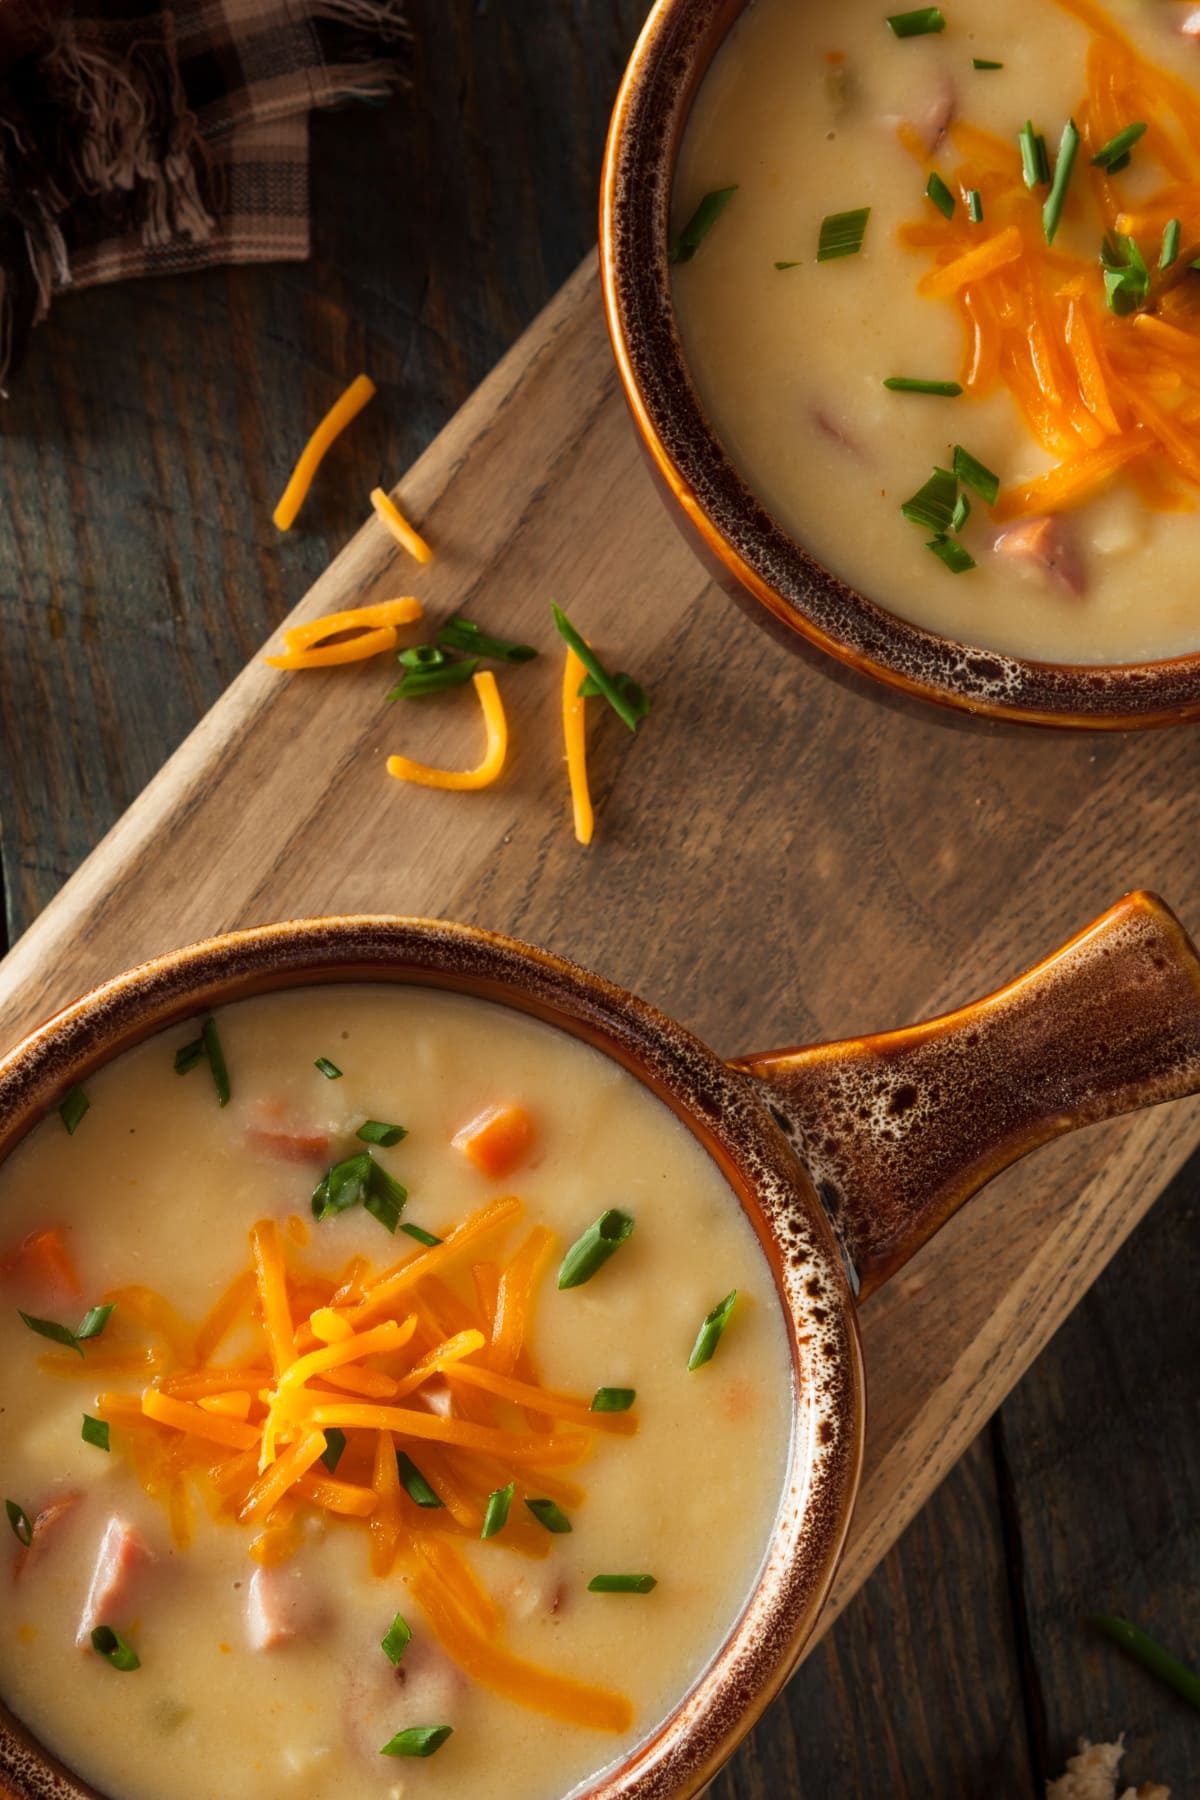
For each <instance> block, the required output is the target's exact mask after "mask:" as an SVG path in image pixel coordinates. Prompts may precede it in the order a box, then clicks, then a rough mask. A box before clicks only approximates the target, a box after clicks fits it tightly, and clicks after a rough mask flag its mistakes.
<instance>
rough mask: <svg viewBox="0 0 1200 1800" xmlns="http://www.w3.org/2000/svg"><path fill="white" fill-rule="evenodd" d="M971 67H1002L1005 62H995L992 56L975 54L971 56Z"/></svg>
mask: <svg viewBox="0 0 1200 1800" xmlns="http://www.w3.org/2000/svg"><path fill="white" fill-rule="evenodd" d="M971 67H972V68H973V69H1002V68H1003V67H1004V64H1003V63H1002V62H993V61H992V59H991V57H990V56H973V57H972V58H971Z"/></svg>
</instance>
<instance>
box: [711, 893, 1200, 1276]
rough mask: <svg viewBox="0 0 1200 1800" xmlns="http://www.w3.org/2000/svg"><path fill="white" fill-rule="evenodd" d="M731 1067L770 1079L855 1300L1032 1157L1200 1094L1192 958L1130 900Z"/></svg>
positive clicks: (1199, 1002)
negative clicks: (981, 977)
mask: <svg viewBox="0 0 1200 1800" xmlns="http://www.w3.org/2000/svg"><path fill="white" fill-rule="evenodd" d="M733 1067H734V1068H737V1069H742V1070H744V1071H745V1072H746V1073H747V1074H750V1075H752V1076H755V1077H757V1078H758V1079H759V1080H760V1081H761V1082H762V1084H763V1086H764V1087H765V1089H766V1093H765V1096H764V1097H765V1099H766V1101H767V1104H768V1105H769V1106H770V1108H771V1110H772V1112H773V1114H774V1116H775V1117H776V1119H777V1120H778V1122H779V1123H780V1124H781V1125H782V1126H783V1127H784V1129H785V1130H787V1131H788V1133H789V1135H790V1136H791V1137H792V1139H793V1141H794V1142H795V1143H796V1146H797V1148H798V1150H799V1152H800V1155H801V1158H802V1159H803V1161H804V1162H805V1164H806V1166H807V1168H808V1172H809V1174H810V1176H811V1177H812V1180H813V1184H814V1186H815V1187H816V1189H817V1192H818V1194H819V1195H820V1196H821V1199H822V1201H823V1202H824V1205H825V1208H826V1211H827V1212H828V1213H829V1216H830V1218H831V1221H832V1223H833V1225H834V1229H835V1231H836V1232H837V1233H838V1236H839V1238H840V1239H841V1242H842V1246H843V1249H844V1250H845V1253H846V1256H847V1259H848V1261H849V1263H850V1265H851V1269H852V1271H853V1272H855V1273H857V1276H858V1283H859V1286H858V1292H859V1294H860V1296H864V1297H865V1296H866V1295H867V1294H869V1293H871V1292H872V1291H873V1290H874V1289H875V1288H877V1287H879V1286H881V1284H882V1283H883V1282H885V1281H886V1280H887V1279H888V1277H889V1276H890V1275H893V1274H894V1273H895V1272H896V1270H897V1269H898V1268H900V1267H901V1265H902V1264H904V1263H905V1262H907V1261H908V1259H909V1257H910V1256H911V1255H912V1254H913V1252H914V1251H915V1250H917V1249H918V1248H919V1247H920V1246H921V1245H922V1244H923V1243H924V1242H925V1240H926V1239H927V1238H929V1237H932V1235H933V1233H934V1232H935V1231H937V1230H938V1228H939V1226H941V1225H943V1224H944V1223H945V1221H946V1220H947V1219H948V1218H949V1217H950V1215H951V1213H953V1212H955V1211H956V1210H957V1208H958V1207H960V1206H961V1205H962V1203H963V1201H964V1200H967V1199H969V1198H970V1196H971V1195H972V1194H974V1193H975V1192H977V1190H978V1189H979V1188H981V1187H982V1186H983V1185H984V1183H985V1182H987V1181H990V1180H991V1178H992V1176H993V1175H997V1174H999V1172H1000V1170H1001V1169H1004V1168H1007V1167H1008V1165H1009V1163H1012V1162H1015V1161H1016V1160H1017V1158H1018V1157H1020V1156H1024V1155H1025V1153H1026V1151H1028V1150H1033V1149H1034V1148H1036V1146H1037V1145H1038V1144H1044V1143H1045V1142H1046V1141H1047V1140H1048V1139H1049V1138H1052V1137H1057V1136H1059V1135H1060V1134H1061V1133H1062V1132H1065V1131H1074V1130H1075V1128H1076V1127H1077V1126H1079V1125H1090V1124H1092V1123H1093V1121H1095V1120H1097V1119H1108V1118H1112V1117H1113V1116H1114V1115H1115V1114H1117V1113H1123V1112H1129V1111H1131V1110H1132V1109H1134V1108H1136V1107H1142V1106H1153V1105H1155V1104H1156V1103H1157V1102H1158V1101H1160V1100H1174V1099H1177V1098H1179V1097H1180V1096H1181V1095H1184V1094H1192V1093H1196V1092H1197V1091H1200V959H1198V958H1197V954H1196V950H1195V948H1194V947H1193V945H1192V943H1191V941H1190V939H1189V938H1188V936H1187V933H1186V932H1185V931H1184V929H1183V927H1182V926H1181V925H1180V923H1179V921H1178V919H1177V918H1176V917H1175V915H1174V913H1172V912H1171V910H1170V909H1169V907H1167V906H1166V905H1164V903H1163V902H1162V901H1161V900H1159V899H1158V898H1157V897H1156V896H1155V895H1153V894H1147V893H1135V894H1128V895H1126V897H1125V898H1124V899H1123V900H1120V901H1118V903H1117V904H1116V906H1114V907H1112V908H1110V910H1109V911H1108V912H1106V913H1104V914H1103V916H1102V917H1101V918H1099V919H1097V920H1096V921H1095V923H1094V924H1092V925H1089V926H1088V928H1087V929H1086V931H1081V932H1080V934H1079V936H1078V937H1075V938H1072V939H1071V942H1070V943H1069V944H1065V945H1064V946H1063V948H1062V949H1061V950H1058V951H1056V952H1055V954H1054V955H1053V956H1050V957H1047V959H1046V960H1045V961H1044V962H1040V963H1038V964H1037V966H1036V967H1035V968H1032V969H1030V970H1029V971H1028V973H1027V974H1025V975H1021V976H1019V977H1018V978H1017V980H1015V981H1011V982H1009V984H1008V985H1007V987H1002V988H1000V989H999V990H998V991H997V992H996V993H994V994H989V995H987V997H986V998H985V999H982V1000H976V1001H975V1002H974V1003H973V1004H972V1005H970V1006H964V1007H962V1008H960V1009H959V1010H958V1011H957V1012H952V1013H947V1014H946V1015H945V1016H944V1017H943V1018H940V1019H929V1020H927V1021H926V1022H925V1023H924V1024H921V1025H911V1026H909V1027H907V1028H906V1029H905V1030H902V1031H887V1032H883V1033H881V1034H880V1035H878V1036H875V1037H862V1038H848V1039H846V1040H844V1041H843V1042H841V1043H836V1044H818V1045H814V1046H810V1047H805V1048H801V1049H796V1050H781V1051H773V1052H768V1053H767V1054H765V1055H762V1056H748V1057H740V1058H738V1059H737V1060H736V1061H735V1062H734V1064H733Z"/></svg>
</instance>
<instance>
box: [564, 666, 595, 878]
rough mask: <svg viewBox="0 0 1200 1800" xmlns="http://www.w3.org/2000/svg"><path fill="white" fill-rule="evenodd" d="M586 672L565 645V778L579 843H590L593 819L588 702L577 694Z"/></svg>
mask: <svg viewBox="0 0 1200 1800" xmlns="http://www.w3.org/2000/svg"><path fill="white" fill-rule="evenodd" d="M586 674H587V670H586V669H585V668H584V666H583V664H582V663H581V662H580V660H579V658H578V656H577V655H576V653H575V651H574V650H572V649H571V647H570V645H569V644H568V646H567V660H566V662H565V663H564V665H563V683H562V728H563V747H564V749H565V750H566V754H567V779H568V780H569V782H570V784H571V814H572V817H573V819H574V821H575V836H576V839H577V840H578V842H579V843H581V844H590V843H591V841H592V832H593V831H594V829H595V824H596V819H595V814H594V813H593V811H592V796H591V794H590V792H589V791H588V778H587V737H586V720H587V701H586V699H585V698H584V697H583V695H582V694H581V693H580V692H579V687H580V683H581V682H582V681H583V678H584V676H585V675H586Z"/></svg>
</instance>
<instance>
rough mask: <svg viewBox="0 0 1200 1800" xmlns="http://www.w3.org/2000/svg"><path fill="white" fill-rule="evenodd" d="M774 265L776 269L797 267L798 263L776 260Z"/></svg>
mask: <svg viewBox="0 0 1200 1800" xmlns="http://www.w3.org/2000/svg"><path fill="white" fill-rule="evenodd" d="M775 267H776V268H777V269H798V268H799V267H800V264H799V263H798V262H777V263H776V264H775Z"/></svg>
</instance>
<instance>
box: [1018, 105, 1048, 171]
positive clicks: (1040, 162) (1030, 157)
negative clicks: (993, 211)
mask: <svg viewBox="0 0 1200 1800" xmlns="http://www.w3.org/2000/svg"><path fill="white" fill-rule="evenodd" d="M1017 138H1018V142H1019V143H1020V146H1021V169H1022V172H1023V174H1024V176H1025V186H1026V187H1027V188H1035V187H1043V186H1044V185H1045V183H1046V182H1048V181H1049V179H1050V157H1049V153H1048V152H1047V150H1046V140H1045V138H1044V137H1043V136H1042V134H1041V132H1040V131H1035V130H1034V129H1033V121H1032V119H1026V121H1025V123H1024V125H1022V127H1021V129H1020V131H1019V132H1018V134H1017Z"/></svg>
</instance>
